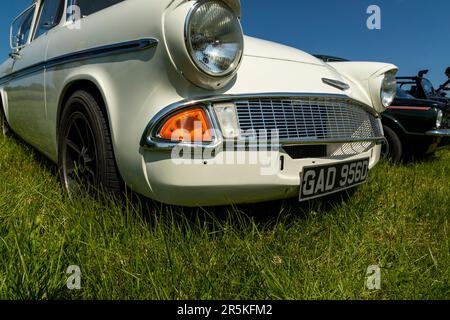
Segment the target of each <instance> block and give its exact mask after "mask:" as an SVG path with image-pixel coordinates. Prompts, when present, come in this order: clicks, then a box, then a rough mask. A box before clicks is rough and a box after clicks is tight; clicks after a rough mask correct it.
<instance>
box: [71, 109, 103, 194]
mask: <svg viewBox="0 0 450 320" xmlns="http://www.w3.org/2000/svg"><path fill="white" fill-rule="evenodd" d="M62 149H63V150H62V152H63V167H62V170H63V172H62V174H63V179H64V185H65V187H66V189H67V191H68V193H69V195H72V194H77V193H80V192H81V191H87V192H88V193H92V192H93V191H94V188H95V187H96V186H97V185H98V162H97V160H98V154H97V145H96V141H95V137H94V134H93V132H92V129H91V126H90V125H89V121H88V119H87V118H86V116H85V115H84V114H82V113H80V112H75V113H73V114H72V115H71V117H70V119H69V121H68V125H67V130H66V131H65V135H64V141H63V145H62Z"/></svg>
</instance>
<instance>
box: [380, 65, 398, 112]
mask: <svg viewBox="0 0 450 320" xmlns="http://www.w3.org/2000/svg"><path fill="white" fill-rule="evenodd" d="M395 75H396V73H395V72H387V73H386V74H385V75H384V79H383V83H382V85H381V103H382V104H383V106H384V107H385V108H387V107H389V106H390V105H391V104H392V102H394V99H395V96H396V94H397V79H396V78H395Z"/></svg>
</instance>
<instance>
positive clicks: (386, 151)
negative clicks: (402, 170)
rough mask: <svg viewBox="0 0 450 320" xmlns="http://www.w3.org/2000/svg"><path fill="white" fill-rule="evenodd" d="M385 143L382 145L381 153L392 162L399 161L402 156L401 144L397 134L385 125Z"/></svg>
mask: <svg viewBox="0 0 450 320" xmlns="http://www.w3.org/2000/svg"><path fill="white" fill-rule="evenodd" d="M383 130H384V136H385V137H386V141H387V143H386V144H385V145H383V147H382V149H381V154H382V155H383V156H384V157H386V158H387V159H390V160H391V161H393V162H400V161H401V160H402V157H403V145H402V142H401V140H400V137H399V136H398V134H397V133H396V132H395V131H394V130H392V129H391V128H389V127H387V126H383Z"/></svg>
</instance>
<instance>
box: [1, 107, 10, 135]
mask: <svg viewBox="0 0 450 320" xmlns="http://www.w3.org/2000/svg"><path fill="white" fill-rule="evenodd" d="M0 134H1V135H2V136H3V137H5V138H9V137H11V136H12V131H11V128H10V127H9V124H8V121H6V117H5V114H4V113H3V109H2V108H0Z"/></svg>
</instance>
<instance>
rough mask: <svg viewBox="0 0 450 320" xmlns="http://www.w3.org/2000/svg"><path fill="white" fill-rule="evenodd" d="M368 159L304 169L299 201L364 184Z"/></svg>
mask: <svg viewBox="0 0 450 320" xmlns="http://www.w3.org/2000/svg"><path fill="white" fill-rule="evenodd" d="M368 175H369V158H367V159H361V160H353V161H349V162H340V163H335V164H329V165H324V166H314V167H305V168H304V170H303V174H302V175H301V184H300V201H305V200H310V199H314V198H318V197H322V196H325V195H328V194H332V193H335V192H338V191H341V190H345V189H348V188H351V187H354V186H357V185H360V184H362V183H364V182H366V180H367V177H368Z"/></svg>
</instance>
